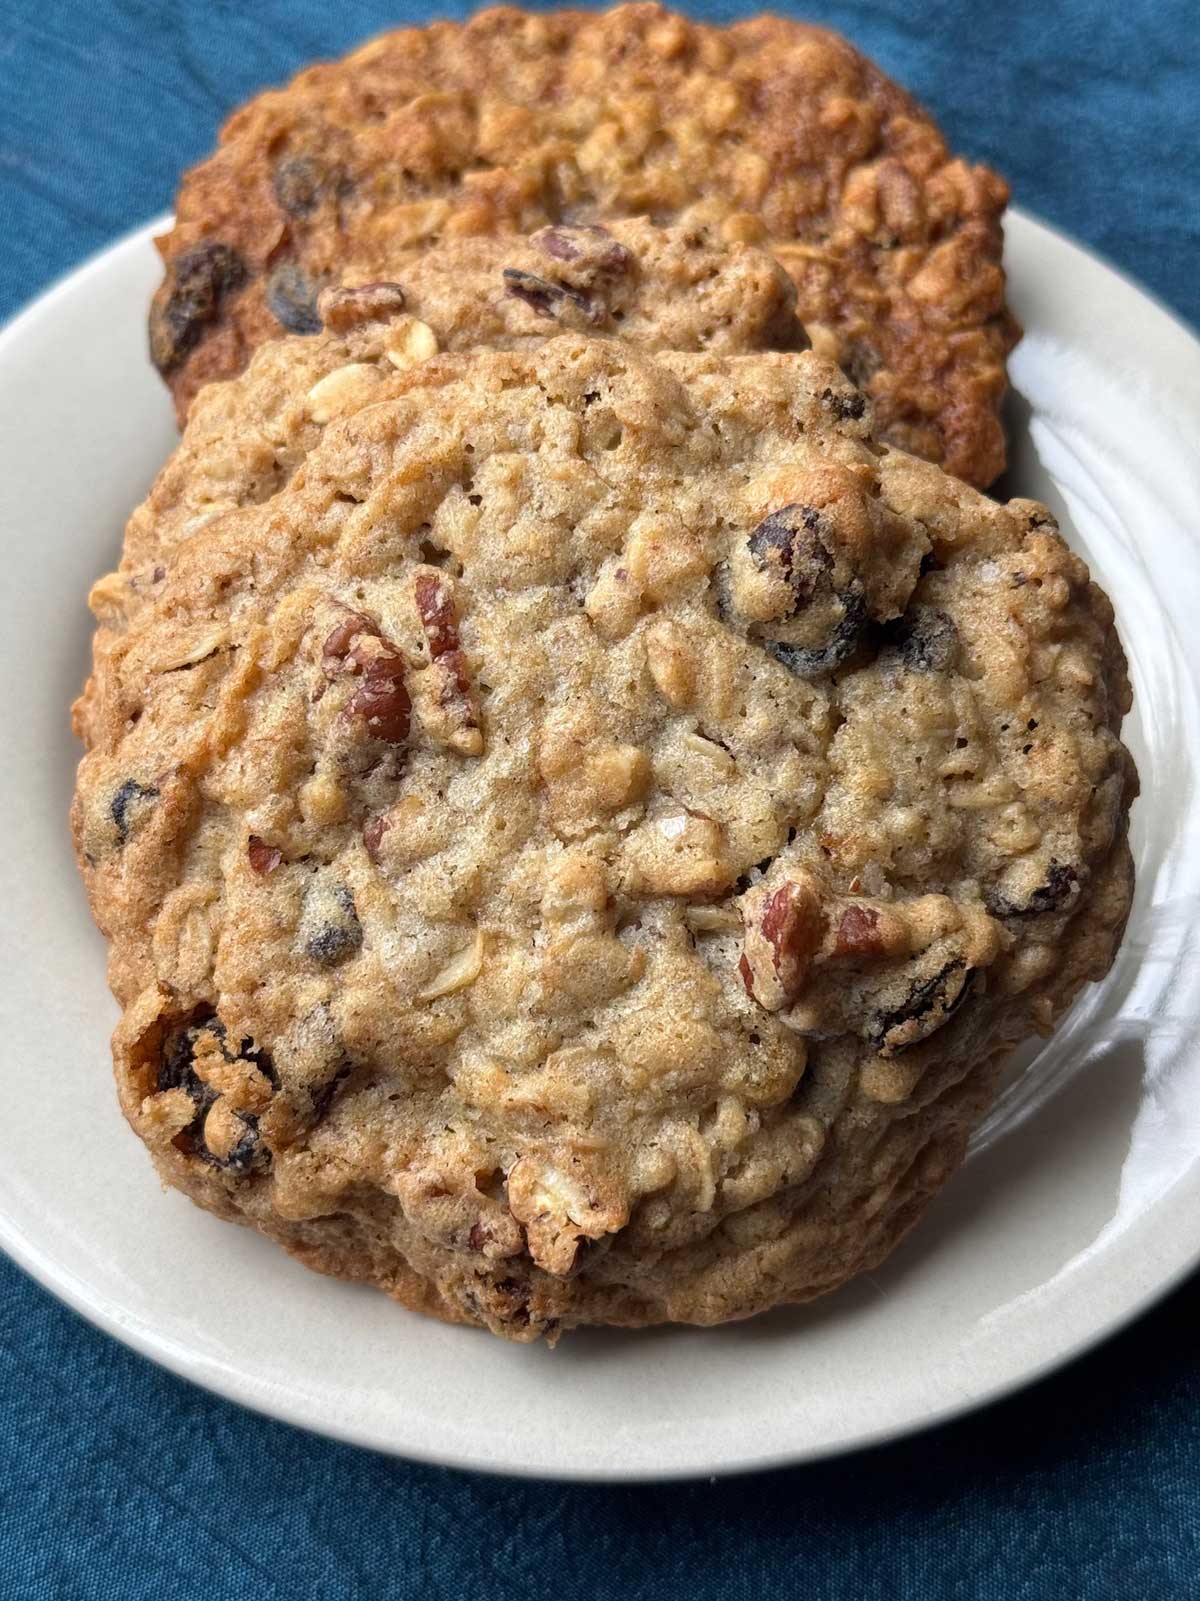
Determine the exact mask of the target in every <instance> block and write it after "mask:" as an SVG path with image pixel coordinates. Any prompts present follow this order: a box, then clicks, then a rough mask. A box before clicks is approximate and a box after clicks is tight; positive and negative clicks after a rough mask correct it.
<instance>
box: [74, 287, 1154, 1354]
mask: <svg viewBox="0 0 1200 1601" xmlns="http://www.w3.org/2000/svg"><path fill="white" fill-rule="evenodd" d="M406 315H407V314H406V313H405V312H403V311H399V312H398V313H397V314H396V317H394V318H393V320H392V321H390V322H389V321H388V320H387V319H386V318H380V319H371V320H366V321H362V322H357V323H355V324H354V325H353V326H352V327H350V328H348V329H347V330H345V331H343V332H341V333H338V332H336V331H333V332H330V333H327V334H323V335H321V336H319V337H316V338H309V339H301V338H296V339H291V340H284V341H279V342H276V343H272V344H268V345H266V346H264V347H263V348H262V349H261V350H260V351H259V352H258V353H257V354H256V355H255V357H254V358H253V360H252V362H251V365H250V367H249V369H248V371H247V373H246V374H245V375H244V376H242V377H241V378H239V379H237V380H235V381H232V382H230V383H228V384H224V385H220V386H214V387H213V388H212V389H210V390H209V391H208V393H207V395H206V396H205V397H204V399H203V400H202V401H201V402H200V404H199V405H198V406H197V408H196V416H195V421H194V422H193V424H192V426H191V427H190V428H189V430H188V433H187V436H186V437H185V440H184V444H183V447H182V457H183V459H185V460H188V461H189V463H190V472H191V475H192V476H193V478H196V479H202V478H204V477H205V475H207V481H208V482H210V483H217V482H218V481H220V482H223V483H224V496H225V499H224V502H223V504H222V505H221V506H220V507H217V508H210V509H209V511H208V512H198V511H197V510H196V507H195V506H194V505H193V506H192V507H190V508H189V509H186V510H185V511H184V512H183V513H181V515H180V517H179V519H178V521H177V522H175V523H174V524H172V522H171V516H172V503H173V501H178V500H179V499H180V498H181V497H182V496H183V487H184V486H183V484H182V483H181V481H180V480H179V479H178V478H177V477H173V476H172V474H173V472H174V469H173V468H169V469H168V470H167V472H166V474H165V475H164V478H163V479H162V480H161V481H160V484H159V486H158V487H157V488H156V490H155V493H154V496H152V498H151V502H150V503H149V505H150V508H151V509H150V510H149V511H146V510H145V509H144V510H143V512H142V513H140V514H139V515H138V516H137V517H135V518H134V520H133V523H132V524H131V532H130V549H129V551H128V552H127V556H126V560H125V562H124V563H123V565H122V568H121V570H120V571H119V572H118V573H115V574H113V575H111V576H110V577H109V578H107V579H104V580H102V581H101V582H100V583H99V584H98V585H97V586H96V589H95V591H94V593H93V606H94V609H95V611H96V613H97V617H98V620H99V628H98V632H97V636H96V642H95V657H94V669H93V674H92V677H91V679H90V681H89V683H88V685H87V687H86V689H85V691H84V694H83V696H82V698H81V700H80V701H79V703H78V705H77V708H76V726H77V728H78V731H79V732H80V734H81V735H82V737H83V739H84V741H85V744H86V746H87V754H86V756H85V757H84V760H83V762H82V764H81V767H80V773H79V782H78V791H77V795H76V800H75V804H74V809H73V826H74V831H75V838H76V842H77V848H78V853H79V860H80V864H81V867H82V870H83V873H84V877H85V879H86V883H87V888H88V892H89V895H90V898H91V903H92V906H93V909H94V912H95V916H96V919H97V921H98V923H99V924H100V926H101V928H102V929H103V930H104V931H105V933H106V934H107V935H108V937H109V940H110V954H111V960H110V976H111V982H112V986H113V989H114V991H115V993H116V995H117V997H118V999H119V1001H120V1003H121V1005H122V1008H123V1017H122V1020H121V1022H120V1024H119V1027H118V1029H117V1032H116V1036H115V1040H114V1056H115V1065H116V1075H117V1083H118V1087H119V1093H120V1099H121V1104H122V1106H123V1108H124V1111H125V1114H126V1116H127V1117H128V1119H129V1121H130V1123H131V1124H132V1126H133V1127H134V1129H135V1130H136V1131H137V1132H138V1134H139V1135H140V1136H141V1138H142V1139H143V1141H144V1142H145V1143H146V1145H147V1146H148V1148H149V1150H150V1152H151V1154H152V1156H153V1158H154V1161H155V1163H156V1165H157V1167H158V1170H159V1172H160V1174H161V1175H162V1177H163V1179H164V1180H165V1181H166V1182H167V1183H168V1184H171V1185H174V1186H176V1187H178V1188H179V1189H181V1190H183V1191H185V1192H186V1193H187V1194H189V1195H190V1196H192V1198H193V1199H194V1200H196V1201H197V1202H198V1203H199V1204H201V1205H202V1206H205V1207H207V1208H209V1209H210V1210H212V1211H214V1212H216V1213H217V1214H219V1215H221V1216H223V1217H226V1218H229V1219H233V1220H237V1221H240V1222H242V1223H246V1224H250V1225H252V1226H254V1227H255V1228H257V1229H259V1230H261V1231H262V1232H263V1233H264V1234H267V1235H269V1236H271V1237H272V1238H274V1239H276V1240H277V1241H279V1242H280V1243H281V1244H282V1245H284V1246H285V1247H286V1248H287V1249H288V1250H289V1251H292V1252H294V1253H295V1254H296V1255H297V1256H299V1257H300V1258H301V1259H302V1260H303V1261H305V1262H306V1263H308V1264H309V1265H310V1266H312V1267H315V1268H319V1269H320V1270H322V1271H324V1272H328V1273H332V1274H337V1275H341V1276H345V1277H349V1278H354V1279H360V1280H365V1281H368V1282H370V1283H372V1284H375V1285H377V1286H379V1287H381V1288H382V1289H384V1290H386V1291H387V1292H388V1293H389V1294H391V1295H393V1296H395V1297H396V1298H397V1299H399V1300H400V1301H402V1302H403V1303H405V1304H406V1305H409V1306H413V1307H416V1308H419V1309H420V1310H422V1311H424V1312H427V1313H433V1314H436V1315H438V1316H440V1317H444V1318H447V1319H450V1320H454V1321H459V1322H466V1323H473V1324H482V1325H485V1326H487V1327H488V1328H490V1329H492V1330H494V1331H495V1332H497V1333H499V1334H503V1335H507V1336H509V1337H511V1338H515V1339H519V1340H526V1339H533V1338H535V1337H537V1336H539V1335H543V1334H544V1335H549V1336H550V1337H554V1336H555V1335H556V1334H557V1333H558V1332H559V1331H561V1330H563V1329H566V1328H570V1327H572V1326H575V1325H578V1324H582V1323H608V1324H624V1325H640V1324H650V1323H657V1322H663V1321H668V1320H676V1321H680V1320H681V1321H689V1322H698V1323H713V1322H718V1321H721V1320H724V1319H728V1318H735V1317H743V1316H746V1315H749V1314H751V1313H754V1312H757V1311H760V1310H762V1309H764V1308H767V1307H771V1306H774V1305H777V1304H779V1303H781V1302H790V1301H801V1300H804V1299H807V1298H809V1297H812V1296H816V1295H819V1294H821V1293H823V1292H825V1291H827V1290H830V1289H832V1288H834V1287H835V1286H836V1285H838V1284H840V1283H841V1282H842V1281H844V1280H845V1279H846V1278H848V1277H849V1276H850V1275H852V1274H854V1273H856V1272H859V1271H861V1270H862V1269H864V1268H867V1267H870V1266H871V1265H872V1264H875V1263H877V1262H878V1261H879V1260H880V1259H881V1258H882V1257H883V1256H884V1255H886V1253H887V1252H888V1251H889V1250H890V1249H891V1248H892V1247H893V1246H894V1245H895V1243H896V1242H897V1240H898V1239H899V1238H900V1237H901V1236H902V1235H903V1234H904V1233H905V1232H906V1231H907V1230H908V1228H909V1227H910V1226H911V1225H912V1224H913V1223H914V1222H915V1221H916V1219H917V1218H918V1217H919V1216H920V1214H921V1212H922V1211H923V1209H924V1207H925V1205H926V1203H927V1202H928V1201H929V1199H930V1198H931V1196H932V1195H933V1194H934V1193H935V1192H936V1191H937V1190H938V1189H939V1187H940V1186H941V1185H942V1184H943V1183H944V1182H945V1180H946V1179H947V1178H948V1176H949V1175H950V1174H951V1173H952V1171H953V1170H954V1168H955V1167H956V1165H957V1164H958V1162H959V1161H960V1159H961V1157H962V1154H963V1150H964V1147H965V1144H966V1140H967V1138H968V1135H969V1133H970V1131H971V1129H972V1128H973V1127H974V1126H975V1125H976V1124H977V1122H978V1120H979V1118H980V1117H981V1116H982V1115H983V1113H984V1112H985V1110H986V1108H987V1106H988V1104H989V1102H990V1100H991V1098H992V1096H993V1093H994V1090H995V1087H996V1082H997V1077H998V1074H999V1072H1000V1065H1001V1063H1002V1060H1003V1058H1004V1055H1005V1052H1006V1051H1007V1049H1008V1048H1009V1046H1010V1045H1011V1044H1012V1043H1013V1042H1015V1041H1017V1040H1019V1039H1021V1038H1023V1037H1024V1036H1026V1035H1028V1034H1029V1033H1030V1032H1031V1031H1043V1032H1044V1031H1048V1030H1050V1029H1051V1028H1052V1027H1053V1025H1054V1022H1055V1019H1056V1018H1057V1017H1058V1015H1059V1014H1060V1013H1061V1012H1062V1010H1063V1008H1064V1007H1065V1006H1066V1005H1067V1004H1068V1003H1069V1001H1070V1000H1071V998H1072V997H1073V995H1074V994H1075V993H1076V992H1077V991H1078V989H1079V988H1080V986H1081V985H1082V984H1083V983H1085V982H1086V981H1087V980H1089V979H1097V978H1099V977H1101V976H1102V975H1103V973H1104V972H1105V971H1106V969H1107V967H1108V965H1109V963H1110V961H1111V959H1112V955H1113V952H1114V949H1115V946H1116V943H1117V941H1118V939H1119V937H1120V933H1121V929H1122V926H1123V923H1124V920H1125V916H1126V913H1127V910H1128V906H1129V900H1130V893H1131V863H1130V856H1129V851H1128V848H1127V845H1126V823H1127V817H1128V810H1129V805H1130V802H1131V800H1132V797H1133V794H1134V792H1135V789H1136V779H1135V775H1134V771H1133V767H1132V763H1131V761H1130V758H1129V756H1128V754H1127V752H1126V751H1125V749H1124V747H1123V746H1122V744H1121V742H1120V738H1119V729H1120V723H1121V719H1122V715H1123V713H1124V712H1125V711H1126V710H1127V708H1128V705H1129V688H1128V683H1127V679H1126V673H1125V664H1124V658H1123V656H1122V652H1121V648H1120V645H1119V643H1118V641H1117V637H1116V634H1115V632H1114V628H1113V616H1112V610H1111V607H1110V605H1109V603H1108V601H1107V600H1106V598H1105V597H1104V595H1103V594H1102V592H1101V591H1100V590H1099V589H1097V588H1096V586H1095V585H1094V584H1092V583H1091V582H1090V581H1089V577H1088V573H1087V569H1086V567H1085V566H1084V564H1083V562H1082V561H1081V560H1080V559H1079V558H1078V557H1077V556H1075V555H1073V554H1072V553H1071V552H1070V550H1069V549H1068V548H1067V546H1066V545H1065V544H1064V542H1063V540H1062V539H1061V537H1060V536H1059V534H1058V532H1057V531H1056V529H1055V527H1054V524H1053V521H1052V519H1051V517H1050V516H1049V514H1048V513H1047V512H1046V511H1045V510H1044V509H1043V508H1042V507H1040V506H1037V505H1035V504H1033V503H1032V502H1027V501H1015V502H1013V503H1011V504H1009V505H1007V506H1004V505H1000V504H997V503H995V502H992V501H990V500H988V499H986V498H985V497H983V496H982V495H980V494H978V493H977V492H975V491H974V490H972V489H970V488H968V487H967V486H966V485H964V484H963V483H961V482H959V481H957V480H954V479H951V478H950V477H948V476H947V475H946V474H944V473H942V472H941V471H940V470H939V469H938V468H937V467H935V466H933V465H931V464H929V463H926V462H922V461H919V460H917V459H915V458H913V457H911V456H908V455H906V454H904V453H902V452H899V451H897V450H894V449H888V448H884V447H880V446H878V445H876V444H874V443H873V441H872V438H871V434H870V413H869V406H868V405H867V403H866V402H865V400H864V399H863V397H862V396H861V395H860V394H859V393H858V392H857V391H856V390H855V389H854V388H853V387H852V386H851V385H850V384H849V383H848V382H847V380H846V379H845V378H844V377H843V375H842V374H841V373H840V372H839V370H838V369H837V368H836V367H834V366H833V365H832V364H830V363H829V362H827V361H826V360H824V359H823V358H821V357H820V356H818V355H816V354H815V353H812V352H807V353H799V354H774V353H768V354H759V355H756V356H738V357H719V356H716V355H714V354H712V353H690V354H680V353H663V354H654V353H649V352H645V351H639V350H637V349H636V348H634V347H633V346H631V345H628V344H627V343H625V342H623V341H618V340H612V339H594V338H588V337H586V336H583V335H580V334H578V333H574V332H568V333H565V334H562V335H558V336H556V337H554V338H552V339H550V340H549V341H548V342H546V343H545V344H543V345H542V346H541V347H540V348H535V349H528V350H526V349H521V350H514V351H475V352H463V353H449V354H446V353H439V354H436V355H433V356H432V357H430V358H429V359H427V360H424V361H419V360H414V361H407V362H405V363H404V364H402V365H400V366H397V365H396V364H395V363H394V361H392V360H391V359H390V357H389V355H388V346H389V343H390V330H391V329H392V327H393V326H394V324H395V323H396V322H397V320H398V321H399V323H400V325H403V318H404V317H405V316H406ZM247 439H254V440H257V441H258V444H257V446H256V447H255V448H256V450H257V452H258V453H257V454H253V453H251V454H250V455H247V454H246V453H245V452H246V446H245V441H246V440H247ZM189 453H190V454H189ZM268 458H270V460H268ZM156 529H158V530H159V532H158V533H157V534H156Z"/></svg>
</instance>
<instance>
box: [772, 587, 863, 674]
mask: <svg viewBox="0 0 1200 1601" xmlns="http://www.w3.org/2000/svg"><path fill="white" fill-rule="evenodd" d="M838 601H839V603H840V605H841V608H842V618H841V621H840V622H839V623H838V624H837V626H836V627H835V629H834V631H833V633H832V634H831V635H830V636H829V638H828V640H827V641H826V642H825V644H824V645H819V646H815V647H811V646H806V645H787V644H784V643H783V642H782V641H781V640H777V639H769V640H767V641H765V643H764V645H763V649H764V650H765V651H766V653H767V655H768V656H772V657H774V659H775V660H776V661H777V662H779V663H780V664H781V665H782V666H784V667H786V668H787V670H788V672H789V673H794V674H795V675H796V677H797V678H819V677H820V676H821V674H822V673H831V672H833V670H834V668H835V667H840V666H841V664H842V663H843V662H844V661H845V660H846V659H847V658H848V657H850V656H853V654H854V652H855V651H856V650H857V649H858V643H859V640H860V639H861V637H862V632H863V628H864V626H865V624H866V618H867V607H866V602H865V600H864V599H863V595H862V592H861V590H847V591H846V592H845V593H844V594H842V595H839V596H838Z"/></svg>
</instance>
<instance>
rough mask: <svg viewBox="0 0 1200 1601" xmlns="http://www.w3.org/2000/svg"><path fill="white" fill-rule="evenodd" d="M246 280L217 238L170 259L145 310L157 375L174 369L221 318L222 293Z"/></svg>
mask: <svg viewBox="0 0 1200 1601" xmlns="http://www.w3.org/2000/svg"><path fill="white" fill-rule="evenodd" d="M245 281H246V264H245V262H244V261H243V260H242V258H241V256H240V255H239V254H238V253H237V251H236V250H234V249H232V248H231V247H230V246H229V245H223V244H221V243H220V241H219V240H216V239H209V240H206V241H205V242H204V243H203V244H200V245H194V246H193V247H192V249H191V250H185V251H184V252H183V254H182V255H181V256H177V257H176V258H175V260H174V261H173V262H172V263H171V264H170V266H169V267H168V269H167V276H166V280H165V281H164V283H163V285H162V287H161V288H160V289H159V291H158V293H157V294H156V295H155V297H154V303H153V305H152V306H151V308H150V355H151V358H152V360H153V362H154V365H155V366H156V367H157V368H158V370H159V372H162V373H166V372H170V371H171V369H172V368H173V367H176V366H178V365H179V363H180V362H181V361H182V360H183V358H184V357H185V356H186V355H187V353H188V352H189V351H190V350H191V349H192V347H193V346H194V345H195V344H197V343H198V342H199V340H200V337H201V335H202V334H203V333H204V330H205V329H206V328H207V327H208V326H209V325H210V324H211V323H214V322H216V321H217V319H218V318H219V317H220V315H221V306H222V302H223V301H224V299H225V297H226V295H229V294H231V293H232V292H233V291H234V290H235V289H240V288H241V286H242V284H243V283H245Z"/></svg>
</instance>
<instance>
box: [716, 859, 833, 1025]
mask: <svg viewBox="0 0 1200 1601" xmlns="http://www.w3.org/2000/svg"><path fill="white" fill-rule="evenodd" d="M743 913H744V919H745V925H746V935H745V939H744V941H743V945H742V957H741V961H740V962H739V963H738V971H739V973H740V974H741V976H742V982H743V983H744V984H745V986H746V991H747V993H748V994H749V995H751V996H752V997H753V998H754V999H755V1000H756V1001H757V1002H758V1004H759V1005H760V1006H761V1007H763V1008H764V1009H765V1010H766V1011H768V1012H777V1011H779V1010H780V1009H781V1008H782V1007H784V1006H787V1005H789V1004H790V1003H791V1002H792V1001H794V1000H795V999H796V997H797V996H798V995H799V993H800V991H801V990H802V989H803V988H804V984H805V980H806V979H807V978H808V972H809V968H810V966H811V964H812V959H813V957H814V956H815V955H816V953H817V951H818V949H819V948H820V945H821V939H822V935H823V933H824V921H825V919H824V913H823V909H822V905H821V895H820V892H819V890H818V888H817V887H816V886H815V885H814V884H813V883H812V882H811V881H810V880H809V879H807V878H804V879H788V880H787V881H786V882H785V883H783V884H782V885H780V887H779V888H778V889H776V890H767V889H765V888H764V889H759V890H755V891H752V892H751V893H750V894H749V895H747V896H746V898H745V901H744V903H743Z"/></svg>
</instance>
